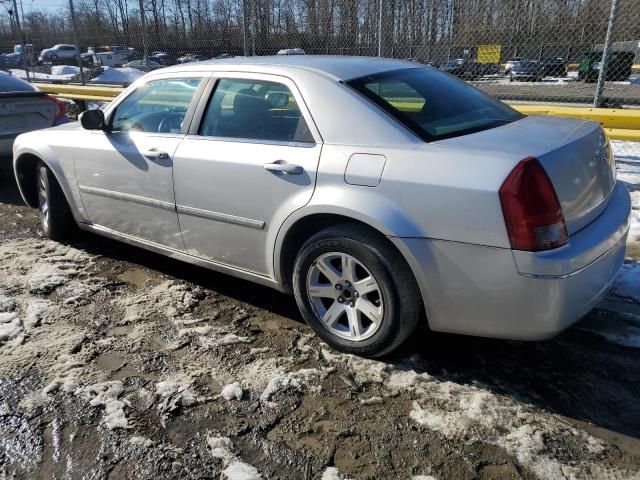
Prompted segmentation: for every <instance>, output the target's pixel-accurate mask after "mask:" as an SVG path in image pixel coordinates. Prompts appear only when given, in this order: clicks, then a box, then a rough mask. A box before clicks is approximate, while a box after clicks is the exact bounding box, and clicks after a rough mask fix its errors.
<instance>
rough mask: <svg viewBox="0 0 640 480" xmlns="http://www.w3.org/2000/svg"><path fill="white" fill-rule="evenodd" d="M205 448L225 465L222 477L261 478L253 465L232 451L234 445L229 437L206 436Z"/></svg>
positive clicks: (234, 478)
mask: <svg viewBox="0 0 640 480" xmlns="http://www.w3.org/2000/svg"><path fill="white" fill-rule="evenodd" d="M207 448H208V449H209V453H211V456H212V457H214V458H218V459H220V460H222V462H223V464H224V466H225V469H224V470H223V471H222V476H223V478H227V479H229V480H260V479H262V476H261V475H260V473H259V472H258V470H257V469H256V468H255V467H254V466H253V465H249V464H248V463H245V462H243V461H242V460H240V459H239V458H238V456H237V455H236V454H235V453H234V451H235V447H234V445H233V442H232V441H231V439H230V438H227V437H219V436H208V437H207Z"/></svg>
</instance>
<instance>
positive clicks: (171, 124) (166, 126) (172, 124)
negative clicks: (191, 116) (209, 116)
mask: <svg viewBox="0 0 640 480" xmlns="http://www.w3.org/2000/svg"><path fill="white" fill-rule="evenodd" d="M183 120H184V114H182V113H177V112H173V113H170V114H169V115H167V116H166V117H164V118H163V119H162V120H161V121H160V124H159V125H158V133H171V132H173V131H175V130H177V131H180V129H181V128H182V121H183Z"/></svg>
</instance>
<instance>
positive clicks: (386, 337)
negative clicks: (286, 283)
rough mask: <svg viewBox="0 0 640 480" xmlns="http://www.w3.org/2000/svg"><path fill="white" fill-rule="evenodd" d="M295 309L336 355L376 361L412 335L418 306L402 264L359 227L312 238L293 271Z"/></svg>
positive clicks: (330, 230) (380, 239) (415, 290)
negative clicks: (350, 355)
mask: <svg viewBox="0 0 640 480" xmlns="http://www.w3.org/2000/svg"><path fill="white" fill-rule="evenodd" d="M293 289H294V293H295V296H296V301H297V303H298V307H299V308H300V311H301V312H302V315H303V316H304V318H305V320H306V322H307V323H308V324H309V326H311V328H313V330H314V331H315V332H316V334H317V335H318V336H319V337H320V338H322V339H323V340H324V341H325V342H327V343H328V344H329V345H330V346H332V347H333V348H335V349H336V350H339V351H342V352H346V353H352V354H356V355H361V356H365V357H379V356H382V355H385V354H387V353H389V352H391V351H392V350H393V349H395V348H396V347H398V346H399V345H400V344H401V343H402V342H404V340H406V339H407V337H408V336H409V335H410V334H411V333H412V332H413V331H414V329H415V327H416V325H417V323H418V321H419V318H420V315H421V313H422V302H421V298H420V294H419V291H418V288H417V286H416V284H415V280H414V278H413V275H412V274H411V272H410V271H409V268H408V266H407V265H406V263H405V261H404V259H403V258H402V257H401V256H400V254H399V253H398V252H397V251H396V250H395V249H394V248H393V247H392V246H391V245H389V244H388V243H387V241H386V240H385V239H384V238H383V237H379V236H378V235H377V234H376V233H374V232H371V231H369V230H368V229H366V228H364V227H361V226H359V225H351V224H344V225H338V226H335V227H330V228H327V229H325V230H323V231H321V232H319V233H317V234H316V235H314V236H313V237H312V238H310V239H309V240H308V241H307V242H306V243H305V244H304V246H303V247H302V249H301V250H300V253H299V254H298V257H297V259H296V262H295V266H294V274H293Z"/></svg>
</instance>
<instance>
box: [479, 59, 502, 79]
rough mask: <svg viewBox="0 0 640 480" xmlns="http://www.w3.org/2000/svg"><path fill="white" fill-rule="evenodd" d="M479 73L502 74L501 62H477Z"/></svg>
mask: <svg viewBox="0 0 640 480" xmlns="http://www.w3.org/2000/svg"><path fill="white" fill-rule="evenodd" d="M477 69H478V75H479V76H481V77H482V76H484V75H498V74H500V70H501V67H500V64H498V63H481V62H478V63H477Z"/></svg>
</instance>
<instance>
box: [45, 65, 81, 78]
mask: <svg viewBox="0 0 640 480" xmlns="http://www.w3.org/2000/svg"><path fill="white" fill-rule="evenodd" d="M79 73H80V67H76V66H74V65H54V66H53V67H51V74H52V75H65V76H66V75H69V76H74V75H78V74H79Z"/></svg>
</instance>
